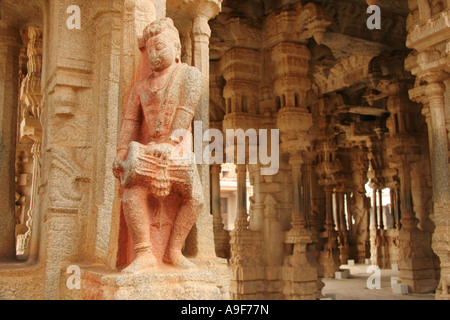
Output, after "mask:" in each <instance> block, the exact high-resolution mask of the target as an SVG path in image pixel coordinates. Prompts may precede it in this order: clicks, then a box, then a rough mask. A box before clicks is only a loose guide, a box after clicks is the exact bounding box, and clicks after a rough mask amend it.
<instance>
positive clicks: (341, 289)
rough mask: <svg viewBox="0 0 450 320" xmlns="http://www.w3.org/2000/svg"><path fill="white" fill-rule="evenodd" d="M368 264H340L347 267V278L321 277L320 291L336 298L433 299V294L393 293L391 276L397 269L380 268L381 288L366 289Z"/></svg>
mask: <svg viewBox="0 0 450 320" xmlns="http://www.w3.org/2000/svg"><path fill="white" fill-rule="evenodd" d="M368 267H369V265H365V264H357V265H355V266H352V267H350V266H348V265H342V266H341V269H342V270H344V269H349V270H350V276H349V278H348V279H343V280H337V279H322V281H323V282H324V283H325V287H324V288H323V289H322V293H323V294H324V295H326V294H337V298H336V299H337V300H434V294H407V295H400V294H394V293H393V292H392V289H391V277H392V276H394V277H397V276H398V271H394V270H386V269H383V270H381V288H380V289H372V290H370V289H368V288H367V279H368V278H369V277H370V276H371V273H368V272H367V268H368Z"/></svg>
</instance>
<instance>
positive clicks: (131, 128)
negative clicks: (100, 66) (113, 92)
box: [117, 85, 142, 153]
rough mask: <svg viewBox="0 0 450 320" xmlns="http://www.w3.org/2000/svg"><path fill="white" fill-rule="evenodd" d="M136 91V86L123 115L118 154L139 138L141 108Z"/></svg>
mask: <svg viewBox="0 0 450 320" xmlns="http://www.w3.org/2000/svg"><path fill="white" fill-rule="evenodd" d="M138 91H139V90H138V86H137V85H136V86H135V87H133V89H132V90H131V93H130V96H129V98H128V102H127V105H126V107H125V111H124V113H123V118H122V125H121V129H120V136H119V145H118V148H117V152H118V153H124V151H125V152H126V150H127V149H128V145H129V144H130V142H132V141H137V140H138V138H139V131H140V126H141V123H142V107H141V102H140V98H139V92H138Z"/></svg>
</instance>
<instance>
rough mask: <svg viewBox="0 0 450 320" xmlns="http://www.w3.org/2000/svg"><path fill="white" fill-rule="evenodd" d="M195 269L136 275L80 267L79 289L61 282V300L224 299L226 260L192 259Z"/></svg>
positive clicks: (226, 285)
mask: <svg viewBox="0 0 450 320" xmlns="http://www.w3.org/2000/svg"><path fill="white" fill-rule="evenodd" d="M194 262H195V263H196V264H197V266H198V269H196V270H180V269H175V268H167V269H164V270H155V271H149V272H146V273H140V274H136V275H130V274H124V273H120V272H117V271H110V270H106V269H105V268H95V267H86V269H84V268H83V267H80V268H81V288H80V289H78V290H77V289H73V290H70V289H68V288H67V285H66V280H67V279H68V277H69V276H67V277H66V278H64V279H63V281H61V291H62V293H63V298H64V299H76V300H226V299H229V296H228V285H229V283H228V282H229V276H228V270H227V267H226V262H224V261H221V262H219V263H214V264H210V263H209V262H208V261H201V260H198V261H194Z"/></svg>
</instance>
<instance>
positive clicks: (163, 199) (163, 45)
mask: <svg viewBox="0 0 450 320" xmlns="http://www.w3.org/2000/svg"><path fill="white" fill-rule="evenodd" d="M141 46H142V49H143V53H144V54H143V56H144V57H146V59H147V61H146V62H147V63H148V66H149V68H150V69H151V70H150V71H151V72H150V73H149V74H150V75H149V76H148V77H145V78H144V79H143V80H141V81H138V82H136V83H135V85H134V86H133V88H132V90H131V92H130V95H129V99H128V102H127V105H126V107H125V108H126V109H125V110H124V113H123V119H122V127H121V132H120V140H119V146H118V150H117V156H116V159H115V162H114V166H113V171H114V175H115V177H116V178H118V179H120V181H121V185H122V188H123V197H122V206H123V212H124V216H125V221H126V224H127V227H128V230H129V233H130V235H131V238H132V240H133V243H134V251H135V253H136V256H135V259H134V261H133V262H132V263H131V264H130V265H129V266H128V267H127V268H125V269H124V270H123V272H125V273H136V272H140V271H144V270H147V269H149V268H153V267H157V266H161V265H163V263H168V264H170V265H173V266H175V267H178V268H195V264H193V263H192V262H191V261H189V260H188V259H187V258H186V257H184V255H183V254H182V248H183V246H184V244H185V240H186V238H187V236H188V234H189V232H190V230H191V229H192V227H193V225H194V223H195V221H196V220H197V218H198V215H199V213H200V212H201V209H202V206H203V191H202V190H203V189H202V186H201V182H200V178H199V175H198V171H197V168H196V165H195V164H194V162H193V161H187V162H179V161H175V160H174V157H173V156H174V154H175V153H176V149H177V148H178V146H179V145H180V144H181V143H182V142H181V141H182V138H183V137H180V134H179V132H187V133H190V132H191V123H192V121H193V117H194V113H195V111H196V108H197V105H198V103H199V101H200V97H201V94H202V74H201V72H200V71H199V70H198V69H196V68H194V67H190V66H188V65H187V64H184V63H181V61H180V58H181V44H180V38H179V33H178V30H177V29H176V28H175V27H174V24H173V21H172V20H171V19H170V18H164V19H160V20H158V21H155V22H153V23H151V24H150V25H149V26H147V27H146V29H145V30H144V36H143V40H142V45H141ZM144 50H145V51H144ZM138 72H143V71H142V70H138ZM144 73H145V72H144ZM180 130H181V131H180ZM177 132H178V133H177ZM189 137H190V135H186V136H185V137H184V138H186V139H188V138H189ZM189 153H190V154H191V155H192V153H191V151H190V150H189Z"/></svg>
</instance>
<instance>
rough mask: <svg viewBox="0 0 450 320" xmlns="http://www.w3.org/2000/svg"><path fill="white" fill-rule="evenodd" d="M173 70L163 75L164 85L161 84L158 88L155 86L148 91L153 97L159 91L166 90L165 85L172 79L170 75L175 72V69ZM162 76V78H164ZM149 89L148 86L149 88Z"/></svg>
mask: <svg viewBox="0 0 450 320" xmlns="http://www.w3.org/2000/svg"><path fill="white" fill-rule="evenodd" d="M173 69H174V70H170V71H169V72H168V73H167V74H165V75H164V76H165V79H164V84H163V85H162V86H160V87H156V86H155V85H153V86H152V88H151V89H150V91H151V93H152V94H153V95H155V94H156V93H157V92H159V91H161V90H163V89H166V88H167V85H168V84H169V82H170V79H171V78H172V74H173V72H174V71H175V69H176V67H175V68H173ZM164 76H163V77H164ZM148 80H150V78H149V79H148ZM149 87H150V86H149Z"/></svg>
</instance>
